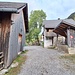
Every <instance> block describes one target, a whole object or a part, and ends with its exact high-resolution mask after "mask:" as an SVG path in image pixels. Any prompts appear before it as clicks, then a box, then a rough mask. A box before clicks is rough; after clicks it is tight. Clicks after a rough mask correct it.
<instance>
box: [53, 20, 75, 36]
mask: <svg viewBox="0 0 75 75" xmlns="http://www.w3.org/2000/svg"><path fill="white" fill-rule="evenodd" d="M67 28H70V29H73V30H75V21H74V20H73V19H64V20H62V21H61V23H60V24H59V25H58V26H57V27H56V28H55V29H54V30H53V31H54V32H55V33H58V34H60V35H62V36H65V37H67V35H66V31H67Z"/></svg>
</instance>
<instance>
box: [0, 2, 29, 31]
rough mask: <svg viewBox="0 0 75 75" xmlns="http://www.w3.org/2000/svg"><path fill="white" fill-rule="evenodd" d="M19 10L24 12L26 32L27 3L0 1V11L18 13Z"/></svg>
mask: <svg viewBox="0 0 75 75" xmlns="http://www.w3.org/2000/svg"><path fill="white" fill-rule="evenodd" d="M21 10H23V12H24V21H25V28H26V32H28V31H29V29H28V5H27V3H17V2H0V12H10V13H19V12H20V11H21Z"/></svg>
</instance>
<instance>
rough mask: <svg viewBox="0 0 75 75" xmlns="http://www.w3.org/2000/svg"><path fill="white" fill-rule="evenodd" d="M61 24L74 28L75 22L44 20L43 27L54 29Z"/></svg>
mask: <svg viewBox="0 0 75 75" xmlns="http://www.w3.org/2000/svg"><path fill="white" fill-rule="evenodd" d="M61 22H62V23H65V24H67V25H70V26H75V21H74V20H73V19H64V20H44V21H43V25H44V27H45V28H56V27H57V26H58V25H59V24H60V23H61Z"/></svg>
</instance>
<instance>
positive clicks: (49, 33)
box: [43, 20, 61, 47]
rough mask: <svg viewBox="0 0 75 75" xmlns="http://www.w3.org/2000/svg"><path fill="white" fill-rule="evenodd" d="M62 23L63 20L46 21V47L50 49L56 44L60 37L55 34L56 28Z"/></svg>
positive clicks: (44, 22) (44, 23)
mask: <svg viewBox="0 0 75 75" xmlns="http://www.w3.org/2000/svg"><path fill="white" fill-rule="evenodd" d="M60 22H61V20H44V21H43V25H44V34H43V35H44V47H49V46H51V45H53V44H54V43H55V40H54V38H55V37H57V36H58V35H57V34H56V33H54V32H53V30H54V28H56V27H57V25H58V24H59V23H60Z"/></svg>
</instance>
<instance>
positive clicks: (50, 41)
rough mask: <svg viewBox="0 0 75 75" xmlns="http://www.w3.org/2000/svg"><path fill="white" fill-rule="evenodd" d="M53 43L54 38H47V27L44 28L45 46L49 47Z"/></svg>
mask: <svg viewBox="0 0 75 75" xmlns="http://www.w3.org/2000/svg"><path fill="white" fill-rule="evenodd" d="M50 45H52V40H47V39H46V29H44V47H45V48H47V47H49V46H50Z"/></svg>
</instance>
